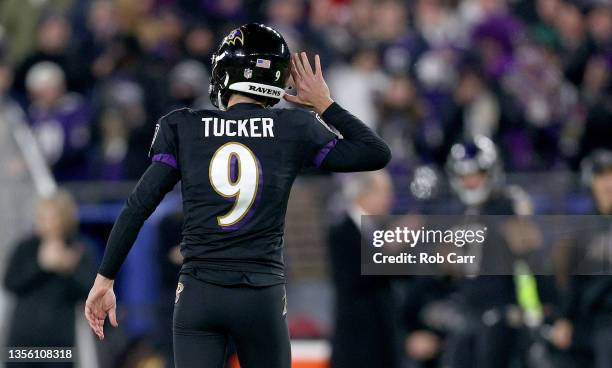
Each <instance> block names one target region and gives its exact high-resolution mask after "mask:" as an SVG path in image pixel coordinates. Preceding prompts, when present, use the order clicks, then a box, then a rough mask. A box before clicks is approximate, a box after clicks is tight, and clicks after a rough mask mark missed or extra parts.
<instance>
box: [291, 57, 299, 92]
mask: <svg viewBox="0 0 612 368" xmlns="http://www.w3.org/2000/svg"><path fill="white" fill-rule="evenodd" d="M291 79H293V84H294V85H295V88H296V89H297V87H298V84H299V83H300V75H299V74H298V71H297V66H295V62H294V61H293V58H292V59H291Z"/></svg>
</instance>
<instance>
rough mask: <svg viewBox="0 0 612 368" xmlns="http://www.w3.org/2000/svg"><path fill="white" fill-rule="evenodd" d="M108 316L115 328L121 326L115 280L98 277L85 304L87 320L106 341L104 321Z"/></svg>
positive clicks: (100, 337) (99, 336)
mask: <svg viewBox="0 0 612 368" xmlns="http://www.w3.org/2000/svg"><path fill="white" fill-rule="evenodd" d="M107 315H108V319H109V321H110V323H111V325H112V326H113V327H117V326H119V323H117V300H116V298H115V292H114V291H113V280H110V279H107V278H106V277H104V276H102V275H98V276H97V277H96V281H95V282H94V285H93V287H92V288H91V290H90V291H89V296H88V297H87V301H86V302H85V318H86V319H87V322H89V327H91V329H92V330H93V332H94V333H95V334H96V336H98V338H99V339H100V340H102V339H104V320H105V319H106V316H107Z"/></svg>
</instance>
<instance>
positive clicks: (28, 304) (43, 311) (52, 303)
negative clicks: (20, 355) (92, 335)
mask: <svg viewBox="0 0 612 368" xmlns="http://www.w3.org/2000/svg"><path fill="white" fill-rule="evenodd" d="M77 229H78V222H77V217H76V205H75V203H74V201H73V199H72V197H71V196H70V195H69V194H68V193H67V192H62V191H60V192H58V193H57V194H55V195H53V196H52V197H50V198H46V199H43V200H41V201H40V204H39V205H38V209H37V218H36V230H35V234H33V235H31V236H29V237H27V238H26V239H23V240H22V241H21V242H19V244H18V245H17V246H16V247H15V250H14V252H13V254H12V256H11V257H10V259H9V262H8V267H7V270H6V274H5V276H4V286H5V287H6V289H7V290H8V291H9V292H10V293H12V294H13V295H14V296H15V298H16V301H17V305H16V307H15V310H14V312H13V315H12V317H11V319H10V323H9V333H8V339H7V346H11V347H60V346H67V347H72V346H74V345H75V306H76V304H77V303H79V302H81V301H83V300H84V299H85V297H86V296H87V292H88V290H89V285H90V284H91V282H92V281H93V278H94V275H95V264H94V256H93V254H92V252H91V251H90V250H89V248H88V247H87V246H86V245H85V243H84V242H82V241H81V240H80V239H79V238H78V236H77ZM31 364H34V365H35V366H36V367H41V366H42V365H41V363H31ZM49 364H55V365H53V367H59V366H60V365H58V364H56V363H49ZM19 366H25V365H22V364H20V365H19ZM67 366H70V365H67Z"/></svg>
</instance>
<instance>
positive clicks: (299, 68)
mask: <svg viewBox="0 0 612 368" xmlns="http://www.w3.org/2000/svg"><path fill="white" fill-rule="evenodd" d="M293 62H294V64H295V66H296V70H297V73H298V75H299V76H300V79H303V78H304V77H306V70H304V65H302V60H300V57H299V56H298V54H297V53H296V54H295V56H294V58H293Z"/></svg>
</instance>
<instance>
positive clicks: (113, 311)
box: [108, 307, 119, 327]
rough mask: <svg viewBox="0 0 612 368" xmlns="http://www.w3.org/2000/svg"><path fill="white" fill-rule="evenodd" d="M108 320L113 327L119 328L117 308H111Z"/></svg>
mask: <svg viewBox="0 0 612 368" xmlns="http://www.w3.org/2000/svg"><path fill="white" fill-rule="evenodd" d="M108 319H109V321H110V323H111V325H113V327H119V323H117V307H112V308H111V310H110V311H109V312H108Z"/></svg>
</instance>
